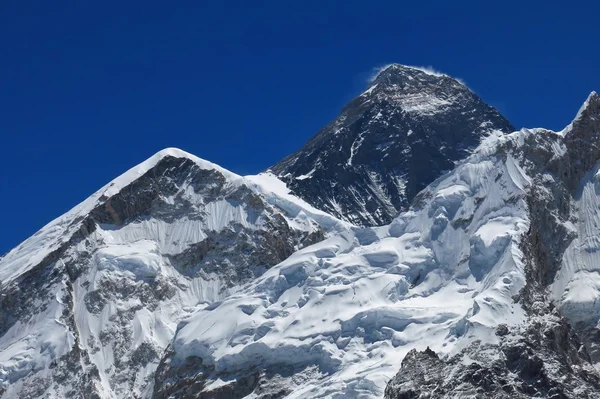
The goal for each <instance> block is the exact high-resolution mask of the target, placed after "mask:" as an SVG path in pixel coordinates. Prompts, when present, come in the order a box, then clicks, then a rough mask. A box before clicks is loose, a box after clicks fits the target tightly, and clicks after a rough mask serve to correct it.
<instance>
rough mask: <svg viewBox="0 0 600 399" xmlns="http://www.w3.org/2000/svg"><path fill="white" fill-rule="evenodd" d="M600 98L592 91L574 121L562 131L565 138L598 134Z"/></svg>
mask: <svg viewBox="0 0 600 399" xmlns="http://www.w3.org/2000/svg"><path fill="white" fill-rule="evenodd" d="M599 122H600V96H599V95H598V93H596V92H595V91H592V92H591V93H590V94H589V95H588V97H587V98H586V100H585V101H584V102H583V105H581V107H580V108H579V111H577V115H575V118H574V119H573V121H572V122H571V123H570V124H569V125H568V126H567V127H566V128H565V129H564V130H563V131H562V133H561V134H563V135H564V136H565V137H573V136H580V137H583V136H586V137H587V136H589V135H590V134H596V133H598V132H597V130H599V127H598V125H599V124H600V123H599Z"/></svg>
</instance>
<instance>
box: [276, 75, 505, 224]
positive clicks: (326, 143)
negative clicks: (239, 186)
mask: <svg viewBox="0 0 600 399" xmlns="http://www.w3.org/2000/svg"><path fill="white" fill-rule="evenodd" d="M495 130H500V131H502V132H505V133H508V132H512V131H513V130H514V128H513V127H512V126H511V124H510V123H509V122H508V121H507V120H506V119H505V118H504V117H503V116H502V115H500V114H499V113H498V112H497V111H496V110H495V109H494V108H492V107H490V106H489V105H487V104H485V103H483V101H482V100H481V99H480V98H479V97H477V95H475V94H474V93H473V92H471V91H470V90H469V89H468V88H467V87H466V86H464V85H463V84H462V83H461V82H459V81H457V80H455V79H452V78H451V77H449V76H446V75H442V74H438V73H432V72H429V71H426V70H423V69H420V68H414V67H407V66H403V65H398V64H394V65H391V66H389V67H387V68H386V69H385V70H383V71H382V72H380V73H379V75H378V76H377V77H376V78H375V79H374V80H373V82H371V85H370V87H369V88H368V89H367V90H366V91H365V92H364V93H362V94H361V95H360V96H358V97H357V98H355V99H354V100H352V101H351V102H350V103H349V104H347V105H346V106H345V107H344V108H343V109H342V112H341V113H340V115H339V116H338V117H337V118H336V119H335V120H334V121H333V122H331V123H330V124H329V125H327V126H326V127H325V128H323V129H322V130H321V131H320V132H319V133H317V135H316V136H315V137H313V138H312V139H311V140H310V141H309V142H308V143H306V145H305V146H304V147H303V148H302V149H301V150H299V151H298V152H296V153H294V154H292V155H290V156H288V157H286V158H285V159H283V160H282V161H281V162H279V163H278V164H276V165H274V166H273V167H272V168H271V170H272V171H273V173H275V174H276V175H278V176H279V177H280V178H281V179H282V180H284V181H285V182H286V183H287V185H288V187H290V189H291V190H292V191H293V193H294V194H296V195H298V196H299V197H301V198H303V199H305V200H306V201H307V202H309V203H310V204H312V205H314V206H315V207H317V208H319V209H322V210H324V211H327V212H328V213H330V214H332V215H335V216H337V217H338V218H341V219H344V220H347V221H350V222H352V223H354V224H358V225H364V226H372V225H383V224H388V223H390V222H391V221H392V219H393V218H394V217H396V216H397V215H398V214H399V213H400V212H401V211H404V210H406V209H407V208H408V206H409V204H410V203H411V201H412V200H413V198H414V197H415V196H416V195H417V193H418V192H419V191H421V190H422V189H423V188H425V187H426V186H427V185H428V184H429V183H431V182H432V181H433V180H435V179H436V178H437V177H439V176H440V175H441V174H442V173H443V172H446V171H448V170H451V169H452V168H453V167H454V163H455V162H456V161H458V160H461V159H463V158H464V157H465V156H466V155H467V154H468V152H469V151H470V150H472V149H473V148H475V147H476V146H477V145H478V144H479V141H480V140H481V138H482V137H485V136H486V135H488V134H490V133H491V132H492V131H495Z"/></svg>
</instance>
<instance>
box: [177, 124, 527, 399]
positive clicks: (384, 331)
mask: <svg viewBox="0 0 600 399" xmlns="http://www.w3.org/2000/svg"><path fill="white" fill-rule="evenodd" d="M519 134H522V133H519V132H517V133H515V134H513V135H512V137H510V138H500V137H494V138H490V139H489V140H487V141H484V143H483V144H482V146H481V147H480V148H479V150H478V151H476V152H475V153H474V154H473V155H472V156H471V157H469V158H468V159H467V160H466V161H465V162H463V163H461V164H460V165H459V166H458V167H457V169H456V170H455V171H453V172H452V173H450V174H448V175H447V176H445V177H444V178H442V179H439V180H438V181H437V182H436V183H434V185H433V186H432V187H430V188H428V189H427V190H430V191H431V192H432V195H431V196H429V197H430V199H429V200H428V202H427V204H426V205H425V206H424V207H423V208H422V209H421V210H419V211H409V212H407V213H405V214H403V215H401V216H399V217H398V218H397V219H396V220H395V221H394V223H392V225H390V226H387V227H382V228H373V229H368V228H366V229H358V228H354V229H351V230H350V231H345V232H339V233H337V234H334V235H331V236H330V237H329V238H328V239H327V240H325V241H323V242H321V243H318V244H315V245H313V246H311V247H308V248H305V249H303V250H301V251H298V252H296V253H295V254H293V255H292V256H291V257H290V258H288V259H287V260H286V261H284V262H282V263H281V264H279V265H277V266H276V267H274V268H272V269H270V270H269V271H268V272H266V273H265V274H264V275H263V276H261V277H260V278H258V279H257V280H255V281H254V282H252V283H251V284H249V285H248V286H246V287H244V288H243V289H241V290H240V291H238V292H236V293H235V294H232V295H231V296H229V297H228V298H226V299H225V300H223V301H222V302H220V303H218V304H216V305H215V306H211V307H210V308H205V309H200V310H198V311H197V312H196V313H195V314H193V315H192V316H191V317H190V318H189V319H187V320H186V321H185V322H183V323H182V324H181V325H180V327H179V329H178V332H177V334H176V336H175V338H174V340H173V348H174V349H175V353H176V358H175V360H174V361H175V362H182V361H183V360H184V359H185V357H187V356H191V355H195V356H200V357H202V359H203V361H204V362H205V363H207V364H209V365H211V366H214V367H215V370H216V371H217V372H219V371H222V372H243V371H244V370H249V369H252V368H254V367H261V368H264V367H269V366H273V367H275V366H277V367H279V366H281V365H282V364H283V365H285V364H290V365H291V364H293V365H295V366H298V367H300V368H302V367H304V366H306V367H308V366H313V365H317V366H318V367H319V370H320V371H321V374H318V377H315V378H313V379H308V380H307V381H305V382H304V383H303V385H302V386H299V387H297V389H295V390H294V392H293V393H292V394H290V395H289V396H288V397H290V398H303V397H314V398H319V397H330V395H332V394H333V393H336V392H337V393H339V392H344V395H346V396H347V397H354V396H359V395H360V396H361V397H373V398H375V397H381V395H382V394H383V389H384V387H385V384H386V382H387V381H388V380H389V378H390V377H391V376H393V375H394V374H395V373H396V372H397V371H398V369H399V367H400V362H401V360H402V358H403V356H404V355H405V354H406V353H407V352H408V351H409V350H411V349H413V348H418V349H424V348H425V347H427V346H429V347H431V348H432V349H433V350H435V351H436V352H438V353H441V354H452V353H456V351H458V350H460V349H461V348H463V347H464V346H466V345H468V343H470V342H473V341H474V340H476V339H484V340H485V341H486V342H490V341H491V340H493V339H495V338H494V334H493V329H494V328H495V326H496V325H497V324H498V323H500V322H502V323H506V324H508V325H516V324H519V323H520V322H522V321H523V319H524V317H525V315H524V312H523V310H522V309H521V308H520V306H519V305H518V304H516V303H515V302H514V300H513V299H512V297H513V296H514V295H515V294H516V293H517V292H518V291H519V290H520V289H521V288H522V287H523V284H524V281H525V276H524V271H523V261H522V257H523V254H522V253H521V252H520V251H519V250H518V246H517V245H514V244H515V243H518V241H519V240H520V237H522V236H523V234H524V233H525V232H526V231H527V229H528V219H527V211H526V203H525V199H524V198H525V191H524V190H525V188H526V185H525V183H526V182H527V181H528V177H527V176H526V174H525V172H524V171H523V170H522V169H518V168H517V167H516V166H515V162H516V161H515V160H514V159H510V158H507V159H506V160H502V159H501V158H494V157H490V153H493V152H494V151H495V150H494V148H495V147H496V146H497V144H498V143H501V142H502V141H504V140H513V141H518V140H520V139H521V138H520V137H519ZM492 171H496V173H491V172H492ZM498 175H500V176H499V177H498ZM263 178H264V177H263ZM509 198H512V199H513V200H512V202H510V205H508V204H509V201H508V199H509ZM515 198H516V200H515ZM440 215H444V218H445V220H446V223H445V225H443V226H441V227H440V226H436V220H439V217H440ZM461 221H468V222H466V224H464V223H465V222H461ZM461 223H462V224H461ZM433 230H437V233H436V234H437V235H436V237H435V239H433V238H432V231H433ZM490 254H491V255H493V256H489V255H490ZM469 259H475V261H473V263H471V261H470V260H469ZM471 267H473V268H474V269H473V270H472V269H471Z"/></svg>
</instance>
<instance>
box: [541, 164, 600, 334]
mask: <svg viewBox="0 0 600 399" xmlns="http://www.w3.org/2000/svg"><path fill="white" fill-rule="evenodd" d="M599 176H600V164H599V165H596V167H594V169H592V170H591V171H590V172H588V173H587V174H586V175H585V176H584V178H583V179H582V181H581V184H580V187H579V189H578V193H577V195H576V198H575V200H576V201H575V209H576V220H577V222H576V224H575V225H573V226H572V228H573V230H574V232H575V233H576V238H575V239H574V240H573V241H572V242H571V244H570V245H569V247H568V248H567V249H566V251H565V253H564V255H563V259H562V266H561V268H560V270H559V271H558V273H557V276H556V278H555V280H554V283H553V285H552V287H551V290H552V292H553V297H554V300H555V301H556V302H557V303H558V304H559V306H560V307H561V309H562V310H563V313H564V314H565V315H566V316H567V318H569V319H570V320H571V321H573V322H576V321H582V320H592V319H595V318H598V317H600V301H598V298H600V274H599V273H600V230H599V226H600V195H599V194H600V178H599Z"/></svg>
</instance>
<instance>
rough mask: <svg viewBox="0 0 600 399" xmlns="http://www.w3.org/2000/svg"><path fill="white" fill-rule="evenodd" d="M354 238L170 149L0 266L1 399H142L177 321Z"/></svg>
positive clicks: (266, 187) (274, 184) (263, 189)
mask: <svg viewBox="0 0 600 399" xmlns="http://www.w3.org/2000/svg"><path fill="white" fill-rule="evenodd" d="M346 229H348V225H347V224H346V223H344V222H341V221H339V220H337V219H335V218H333V217H331V216H329V215H327V214H324V213H323V212H321V211H318V210H316V209H314V208H312V207H310V206H309V205H308V204H306V203H304V202H303V201H301V200H298V199H296V198H294V197H291V196H289V195H288V194H287V190H286V189H285V186H284V185H283V184H282V183H281V182H279V181H278V180H277V179H276V178H274V177H273V176H270V175H261V176H254V177H248V178H244V177H240V176H237V175H235V174H233V173H231V172H229V171H227V170H224V169H222V168H220V167H218V166H217V165H214V164H211V163H210V162H206V161H204V160H201V159H199V158H196V157H194V156H192V155H190V154H187V153H185V152H183V151H180V150H176V149H167V150H164V151H161V152H160V153H158V154H156V155H155V156H153V157H152V158H150V159H149V160H147V161H146V162H144V163H142V164H140V165H138V166H136V167H135V168H133V169H131V170H130V171H128V172H126V173H125V174H123V175H122V176H120V177H118V178H117V179H115V180H114V181H112V182H111V183H109V184H108V185H106V186H105V187H103V188H102V189H100V190H99V191H98V192H96V193H95V194H94V195H92V196H91V197H90V198H88V199H87V200H85V201H84V202H83V203H81V204H80V205H78V206H77V207H76V208H74V209H72V210H71V211H70V212H68V213H67V214H65V215H63V216H62V217H60V218H58V219H56V220H54V221H53V222H51V223H49V224H48V225H47V226H45V227H44V228H42V229H41V230H40V231H39V232H37V233H36V234H35V235H34V236H32V237H31V238H30V239H28V240H27V241H25V242H24V243H22V244H21V245H19V246H18V247H17V248H15V249H13V250H12V251H10V252H9V253H8V254H6V255H5V256H4V257H3V258H2V259H1V260H0V283H1V285H0V397H2V398H46V397H48V398H65V397H71V398H102V399H104V398H138V397H147V396H148V395H149V394H150V393H151V392H152V386H153V381H154V371H155V369H156V367H157V365H158V363H159V361H160V359H161V357H162V356H163V353H164V350H165V348H166V347H167V346H168V345H169V343H170V342H171V339H172V337H173V335H174V333H175V330H176V327H177V324H178V322H179V321H181V320H182V319H184V318H185V317H187V316H188V315H189V314H191V313H193V312H195V311H196V310H197V309H198V308H199V307H200V308H202V307H204V306H207V305H209V304H212V303H215V302H216V301H219V300H221V299H223V298H225V297H227V296H228V295H229V294H230V293H232V292H235V291H236V289H237V288H238V287H239V286H240V285H242V284H243V283H245V282H247V281H251V280H253V279H254V278H255V277H256V276H259V275H261V274H263V273H264V272H265V271H266V270H268V269H269V268H270V267H272V266H273V265H275V264H277V263H280V262H281V261H283V260H285V259H286V258H287V257H288V256H290V255H291V254H292V253H294V252H295V251H297V250H298V249H300V248H302V247H304V246H307V245H310V244H312V243H315V242H318V241H321V240H322V239H323V238H324V237H325V236H326V235H327V234H330V233H332V232H336V231H344V230H346Z"/></svg>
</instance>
